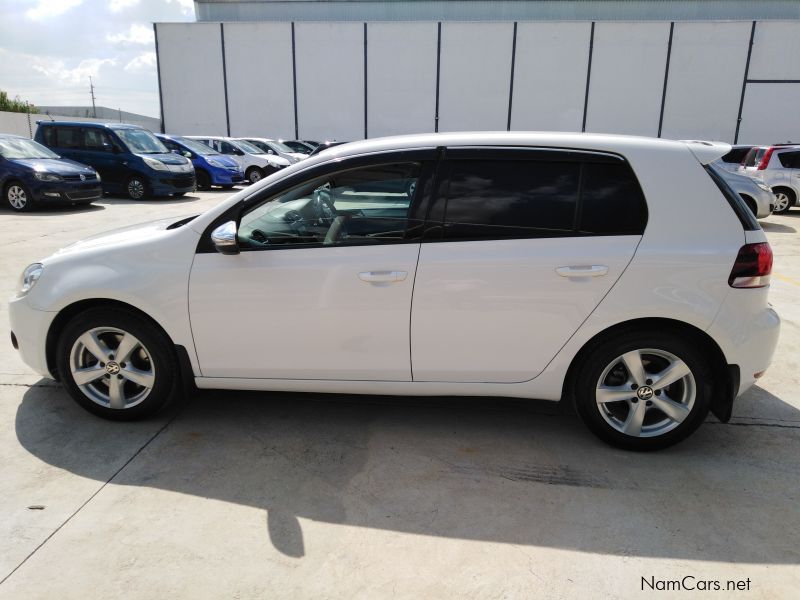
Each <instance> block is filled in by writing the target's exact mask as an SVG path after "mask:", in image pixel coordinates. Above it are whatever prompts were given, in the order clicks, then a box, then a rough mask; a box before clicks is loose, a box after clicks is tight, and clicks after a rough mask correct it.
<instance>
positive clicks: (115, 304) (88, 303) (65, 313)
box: [45, 298, 194, 381]
mask: <svg viewBox="0 0 800 600" xmlns="http://www.w3.org/2000/svg"><path fill="white" fill-rule="evenodd" d="M92 308H117V309H122V310H126V311H128V312H131V313H133V314H135V315H137V316H138V317H141V318H142V319H144V320H146V321H148V322H149V323H150V324H152V325H153V326H155V327H156V328H158V329H159V330H160V331H161V332H162V333H163V334H164V335H165V336H166V337H167V339H168V340H170V342H172V346H173V348H174V351H175V353H176V356H177V360H178V366H179V368H180V370H181V373H180V376H181V378H182V379H184V381H186V379H187V378H192V377H193V375H194V373H193V369H192V367H191V362H190V360H189V355H188V353H187V351H186V349H185V348H184V347H183V346H181V345H179V344H176V343H175V340H174V339H173V338H172V336H170V334H169V332H167V331H166V330H165V329H164V328H163V327H162V326H161V325H160V324H159V322H158V321H156V320H155V319H154V318H153V317H151V316H150V315H149V314H147V313H146V312H144V311H143V310H142V309H140V308H137V307H136V306H133V305H132V304H128V303H127V302H122V301H120V300H113V299H111V298H90V299H86V300H78V301H77V302H73V303H72V304H69V305H67V306H65V307H64V308H62V309H61V310H60V311H59V312H58V314H57V315H56V317H55V319H53V322H52V323H51V324H50V328H49V329H48V330H47V337H46V338H45V357H46V360H47V370H48V371H49V372H50V374H51V375H52V376H53V378H55V379H56V380H58V368H57V366H56V351H57V346H56V344H57V343H58V338H59V337H61V332H62V331H64V327H66V326H67V324H68V323H69V322H70V321H71V320H72V319H73V318H74V317H75V316H76V315H78V314H80V313H81V312H84V311H86V310H89V309H92ZM187 369H188V371H187Z"/></svg>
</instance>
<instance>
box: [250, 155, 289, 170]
mask: <svg viewBox="0 0 800 600" xmlns="http://www.w3.org/2000/svg"><path fill="white" fill-rule="evenodd" d="M258 156H261V157H262V158H266V159H267V160H268V161H269V164H271V165H273V166H275V167H288V166H289V165H290V164H292V161H290V160H289V159H288V158H283V157H282V156H278V155H277V154H259V155H258Z"/></svg>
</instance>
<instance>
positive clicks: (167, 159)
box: [137, 152, 189, 165]
mask: <svg viewBox="0 0 800 600" xmlns="http://www.w3.org/2000/svg"><path fill="white" fill-rule="evenodd" d="M137 156H141V157H145V156H146V157H147V158H155V159H156V160H160V161H161V162H163V163H164V164H165V165H185V164H186V163H187V162H188V160H189V159H187V158H186V157H185V156H181V155H180V154H175V153H174V152H169V153H165V154H137Z"/></svg>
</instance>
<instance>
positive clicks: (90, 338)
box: [69, 327, 156, 410]
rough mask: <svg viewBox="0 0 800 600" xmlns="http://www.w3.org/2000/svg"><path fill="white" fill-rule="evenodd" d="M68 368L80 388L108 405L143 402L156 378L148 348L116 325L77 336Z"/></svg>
mask: <svg viewBox="0 0 800 600" xmlns="http://www.w3.org/2000/svg"><path fill="white" fill-rule="evenodd" d="M69 368H70V373H71V375H72V379H73V380H74V381H75V384H76V385H77V386H78V388H79V389H80V390H81V392H82V393H83V394H84V395H85V396H86V397H87V398H89V399H90V400H91V401H92V402H94V403H95V404H98V405H100V406H103V407H105V408H112V409H120V410H122V409H127V408H131V407H133V406H136V405H137V404H140V403H141V402H143V401H144V400H145V399H146V398H147V396H148V395H149V394H150V391H151V390H152V389H153V385H154V384H155V381H156V373H155V366H154V365H153V361H152V359H151V355H150V352H149V351H148V350H147V348H145V347H144V345H143V344H142V343H141V342H140V341H139V340H138V339H137V338H135V337H134V336H133V335H132V334H130V333H128V332H126V331H123V330H122V329H117V328H115V327H96V328H94V329H90V330H89V331H86V332H85V333H84V334H83V335H81V336H80V337H78V339H77V340H75V343H74V344H73V346H72V350H71V352H70V358H69Z"/></svg>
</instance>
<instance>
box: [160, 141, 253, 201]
mask: <svg viewBox="0 0 800 600" xmlns="http://www.w3.org/2000/svg"><path fill="white" fill-rule="evenodd" d="M155 136H156V137H157V138H158V139H160V140H161V142H162V143H163V144H164V145H165V146H166V147H167V149H168V150H171V151H172V152H175V153H176V154H182V155H183V156H185V157H186V158H188V159H189V160H191V161H192V164H193V165H194V172H195V177H196V178H197V188H198V189H201V190H207V189H209V188H210V187H211V186H212V185H218V186H220V187H222V188H223V189H230V188H232V187H233V186H234V185H236V184H237V183H242V182H243V181H244V173H243V172H242V169H241V167H240V166H239V163H237V162H236V161H235V160H233V159H232V158H231V157H230V156H225V155H224V154H220V153H219V152H217V151H216V150H214V149H213V148H211V147H209V146H206V145H205V144H203V143H202V142H198V141H197V140H190V139H188V138H185V137H181V136H179V135H166V134H164V133H157V134H155Z"/></svg>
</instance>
